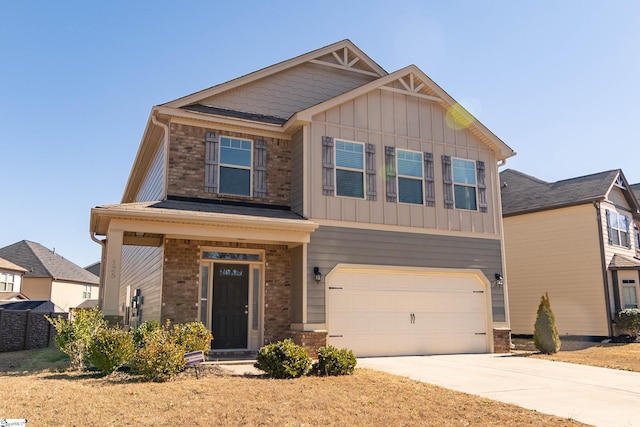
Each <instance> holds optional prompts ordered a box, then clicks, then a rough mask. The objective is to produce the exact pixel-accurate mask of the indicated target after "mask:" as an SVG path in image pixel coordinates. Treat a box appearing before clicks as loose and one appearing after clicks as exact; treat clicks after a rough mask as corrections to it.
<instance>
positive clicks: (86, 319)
mask: <svg viewBox="0 0 640 427" xmlns="http://www.w3.org/2000/svg"><path fill="white" fill-rule="evenodd" d="M47 320H48V321H49V323H51V324H52V325H53V327H54V328H55V329H56V332H57V335H56V337H55V338H54V341H55V343H56V347H58V349H60V351H62V352H63V353H66V354H68V355H69V359H70V361H71V369H75V370H83V369H85V368H86V362H87V356H88V352H89V347H90V346H91V342H92V340H93V337H95V335H96V334H97V333H98V331H99V330H100V329H104V328H106V327H107V321H106V320H104V316H103V315H102V312H101V311H100V310H99V309H98V307H94V308H92V309H90V310H77V311H75V312H74V313H73V319H64V318H61V317H57V318H55V319H52V318H50V317H47Z"/></svg>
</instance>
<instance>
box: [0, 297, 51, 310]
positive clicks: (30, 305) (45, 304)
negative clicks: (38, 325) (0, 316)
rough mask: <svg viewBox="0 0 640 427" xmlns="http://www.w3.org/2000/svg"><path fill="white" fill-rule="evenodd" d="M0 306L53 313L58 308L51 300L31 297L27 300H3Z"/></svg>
mask: <svg viewBox="0 0 640 427" xmlns="http://www.w3.org/2000/svg"><path fill="white" fill-rule="evenodd" d="M0 308H2V309H5V310H31V311H35V312H38V313H51V312H54V311H61V310H57V309H56V308H57V307H56V306H55V304H54V303H52V302H51V301H49V300H40V299H29V300H25V301H9V302H6V301H3V302H1V303H0Z"/></svg>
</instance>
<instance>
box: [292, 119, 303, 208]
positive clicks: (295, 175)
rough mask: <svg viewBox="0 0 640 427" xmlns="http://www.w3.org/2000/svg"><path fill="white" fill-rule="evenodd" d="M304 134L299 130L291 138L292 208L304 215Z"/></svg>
mask: <svg viewBox="0 0 640 427" xmlns="http://www.w3.org/2000/svg"><path fill="white" fill-rule="evenodd" d="M302 138H303V135H302V131H299V132H298V133H296V134H295V135H293V138H292V139H291V210H292V211H293V212H295V213H297V214H299V215H303V190H304V187H303V174H304V168H303V164H304V162H303V154H302V153H303V146H302V144H303V141H302Z"/></svg>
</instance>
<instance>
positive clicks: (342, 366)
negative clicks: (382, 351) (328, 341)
mask: <svg viewBox="0 0 640 427" xmlns="http://www.w3.org/2000/svg"><path fill="white" fill-rule="evenodd" d="M317 353H318V361H317V362H316V363H314V364H313V367H312V370H313V372H314V373H316V374H318V375H351V374H353V372H354V371H355V369H356V363H357V362H356V356H355V355H354V354H353V351H351V350H347V349H346V348H340V349H337V348H335V347H333V346H331V345H328V346H325V347H320V348H319V349H318V351H317Z"/></svg>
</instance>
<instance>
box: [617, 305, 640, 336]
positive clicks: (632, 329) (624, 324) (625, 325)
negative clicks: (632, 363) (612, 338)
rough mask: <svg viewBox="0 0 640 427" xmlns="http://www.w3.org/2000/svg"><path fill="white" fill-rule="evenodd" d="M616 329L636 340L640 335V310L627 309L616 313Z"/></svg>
mask: <svg viewBox="0 0 640 427" xmlns="http://www.w3.org/2000/svg"><path fill="white" fill-rule="evenodd" d="M615 322H616V328H617V329H618V331H624V332H626V333H628V334H629V335H631V337H633V338H635V337H637V336H638V334H639V333H640V309H637V308H625V309H623V310H620V311H619V312H617V313H616V317H615Z"/></svg>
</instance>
